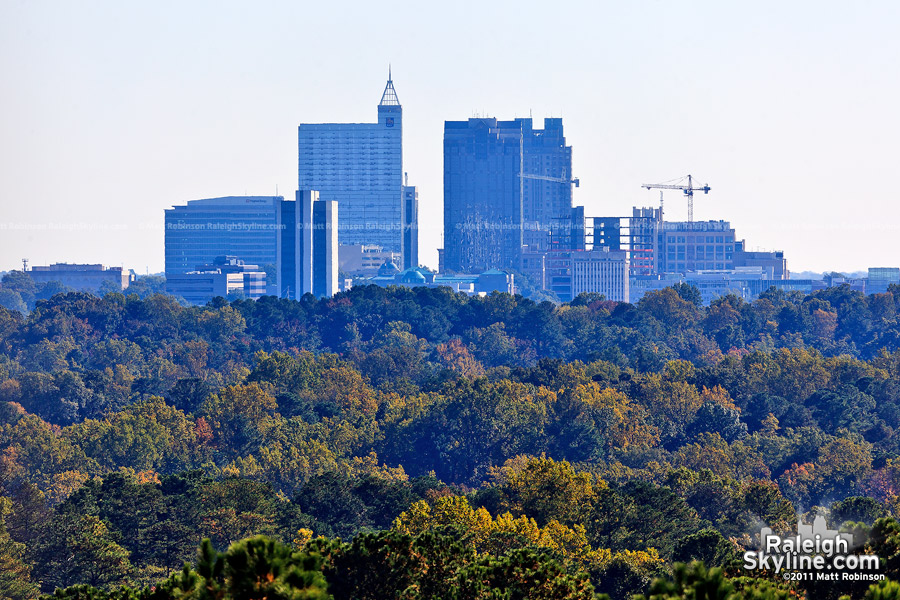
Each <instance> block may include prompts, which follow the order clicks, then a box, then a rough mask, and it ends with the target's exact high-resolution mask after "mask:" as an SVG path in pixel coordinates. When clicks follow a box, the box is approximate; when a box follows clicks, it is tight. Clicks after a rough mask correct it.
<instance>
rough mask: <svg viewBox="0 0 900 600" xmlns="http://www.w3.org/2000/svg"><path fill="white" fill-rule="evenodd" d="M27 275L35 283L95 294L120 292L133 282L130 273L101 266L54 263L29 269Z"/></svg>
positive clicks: (120, 268) (118, 268) (132, 275)
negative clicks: (53, 284) (57, 284)
mask: <svg viewBox="0 0 900 600" xmlns="http://www.w3.org/2000/svg"><path fill="white" fill-rule="evenodd" d="M28 274H29V275H31V279H32V280H34V281H35V282H36V283H47V282H48V281H58V282H59V283H61V284H62V285H64V286H66V287H70V288H72V289H74V290H78V291H84V292H95V293H96V292H100V291H122V290H124V289H126V288H127V287H128V286H129V285H130V284H131V282H132V281H134V274H133V273H132V272H131V271H126V270H124V269H123V268H122V267H105V266H103V265H78V264H71V265H70V264H68V263H54V264H52V265H49V266H36V267H31V270H30V271H29V272H28ZM101 288H102V290H101Z"/></svg>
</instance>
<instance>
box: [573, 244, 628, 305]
mask: <svg viewBox="0 0 900 600" xmlns="http://www.w3.org/2000/svg"><path fill="white" fill-rule="evenodd" d="M570 260H571V267H570V268H571V277H572V283H571V292H570V295H571V297H570V298H569V300H572V299H574V298H576V297H577V296H578V294H582V293H585V292H595V293H598V294H603V295H604V296H606V299H607V300H615V301H617V302H628V299H629V296H628V277H629V269H628V255H627V253H626V252H625V251H624V250H610V249H609V248H606V247H599V248H594V249H593V250H587V251H583V252H571V253H570ZM560 299H562V298H560Z"/></svg>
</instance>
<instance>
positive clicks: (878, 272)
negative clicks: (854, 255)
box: [866, 267, 900, 294]
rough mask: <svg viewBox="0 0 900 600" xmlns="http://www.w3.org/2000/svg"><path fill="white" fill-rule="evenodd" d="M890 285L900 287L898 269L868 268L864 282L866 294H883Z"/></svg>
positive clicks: (899, 272)
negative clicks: (867, 276)
mask: <svg viewBox="0 0 900 600" xmlns="http://www.w3.org/2000/svg"><path fill="white" fill-rule="evenodd" d="M890 285H900V268H897V267H870V268H869V278H868V280H867V282H866V293H867V294H883V293H884V292H886V291H887V290H888V286H890Z"/></svg>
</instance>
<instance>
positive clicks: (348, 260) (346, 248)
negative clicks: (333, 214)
mask: <svg viewBox="0 0 900 600" xmlns="http://www.w3.org/2000/svg"><path fill="white" fill-rule="evenodd" d="M400 260H401V258H400V253H399V252H392V251H390V250H385V249H384V248H383V247H381V246H377V245H375V244H345V245H341V246H338V265H339V266H340V269H341V271H343V272H344V273H346V274H347V275H353V276H354V277H374V276H375V275H377V274H378V269H379V268H380V267H381V265H383V264H384V263H385V262H391V263H393V264H395V265H399V264H400ZM413 266H418V265H413Z"/></svg>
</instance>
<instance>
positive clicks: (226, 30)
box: [0, 0, 900, 272]
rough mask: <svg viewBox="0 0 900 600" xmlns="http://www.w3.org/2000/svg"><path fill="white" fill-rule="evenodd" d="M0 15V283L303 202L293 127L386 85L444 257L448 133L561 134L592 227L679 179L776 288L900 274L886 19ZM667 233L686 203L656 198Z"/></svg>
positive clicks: (431, 250) (686, 10) (685, 5)
mask: <svg viewBox="0 0 900 600" xmlns="http://www.w3.org/2000/svg"><path fill="white" fill-rule="evenodd" d="M440 6H441V8H438V4H437V3H430V2H421V1H417V2H390V1H383V2H340V1H335V2H330V3H325V2H296V1H284V2H278V1H267V2H257V3H251V2H227V1H225V2H223V1H218V2H212V1H210V2H193V1H192V2H170V1H154V2H142V3H137V2H121V1H111V0H110V1H90V0H79V1H77V2H72V1H68V0H66V1H55V2H50V1H31V0H29V1H24V0H0V85H2V93H0V207H2V209H0V269H9V268H16V267H17V266H19V265H20V264H21V262H20V261H21V259H22V258H23V257H27V258H29V259H30V261H31V263H32V264H47V263H49V262H56V261H69V262H102V263H105V264H108V265H124V266H125V267H128V268H133V269H135V270H136V271H138V272H144V270H145V269H149V270H150V272H154V271H161V270H162V268H163V230H162V222H163V210H164V209H165V208H167V207H169V206H171V205H173V204H180V203H183V202H184V201H186V200H191V199H195V198H203V197H212V196H224V195H237V194H244V193H248V194H260V195H271V194H274V193H275V190H276V186H277V189H278V192H279V193H280V194H282V195H285V196H290V195H291V194H292V193H293V191H294V189H295V188H296V185H297V164H296V161H297V139H296V138H297V129H296V126H297V124H299V123H301V122H311V123H315V122H366V121H373V120H374V119H375V107H376V105H377V103H378V100H379V98H380V96H381V91H382V89H383V87H384V82H385V79H386V75H387V67H388V63H391V64H392V65H393V74H394V83H395V86H396V88H397V93H398V95H399V97H400V101H401V103H402V104H403V110H404V154H405V156H404V158H405V161H404V162H405V165H404V167H405V170H406V171H408V172H409V177H410V183H412V184H416V185H418V186H419V188H420V207H421V208H420V210H421V226H422V231H421V234H420V243H421V257H422V260H423V262H425V263H426V264H429V265H432V266H436V263H437V253H436V251H435V248H437V247H439V246H440V244H441V218H442V203H443V198H442V160H443V159H442V155H441V154H442V134H443V122H444V120H460V119H466V118H468V117H471V116H474V115H476V114H484V115H487V116H497V117H499V118H512V117H515V116H520V117H521V116H528V115H529V114H531V115H532V116H533V117H534V118H535V119H536V120H541V119H543V117H545V116H562V117H563V119H564V125H565V128H566V134H567V138H568V141H569V143H570V144H571V145H572V146H573V155H574V161H573V162H574V172H575V175H577V176H578V177H580V179H581V187H580V188H578V189H577V190H575V201H576V204H582V205H584V206H585V207H586V208H587V213H588V214H590V215H598V216H599V215H624V214H628V213H630V209H631V207H632V206H633V205H655V204H656V203H657V202H658V192H651V191H646V190H643V189H641V188H640V185H641V184H642V183H645V182H657V181H663V180H668V179H673V178H675V177H679V176H681V175H684V174H686V173H692V174H693V175H695V176H696V177H698V178H699V179H700V180H701V181H702V182H707V183H709V185H710V186H712V192H711V193H710V194H709V195H708V196H699V197H698V198H697V201H696V207H695V215H696V218H697V219H698V220H699V219H719V218H721V219H727V220H730V221H731V222H732V224H733V225H734V227H735V228H736V229H737V233H738V236H739V237H744V238H746V239H747V241H748V245H749V246H750V247H751V248H755V247H760V248H763V249H781V250H784V251H785V252H786V253H787V257H788V261H789V266H790V267H791V269H792V270H794V271H800V270H804V269H812V270H824V269H839V270H856V269H862V268H865V267H867V266H900V252H898V250H897V245H898V244H897V240H898V239H900V235H898V234H900V202H898V200H900V181H897V179H898V178H897V174H898V165H900V151H898V141H900V116H898V110H900V109H898V107H900V77H898V72H900V36H898V35H897V32H898V31H900V3H898V2H893V1H883V2H878V1H871V2H865V3H859V5H856V6H854V5H851V4H850V3H847V2H830V1H796V2H784V1H777V2H776V1H762V2H744V3H735V2H721V1H702V2H701V1H697V2H675V1H655V2H651V1H646V2H622V1H621V0H620V1H616V2H593V1H591V2H565V1H564V2H556V3H552V2H528V1H518V2H489V1H488V2H485V1H481V2H466V1H461V2H454V3H442V4H441V5H440ZM666 209H667V214H668V216H670V217H671V218H673V219H678V218H683V217H684V215H685V212H686V209H685V205H684V202H683V201H682V199H681V198H680V197H679V196H678V195H677V194H675V193H670V194H669V195H668V196H667V197H666Z"/></svg>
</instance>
